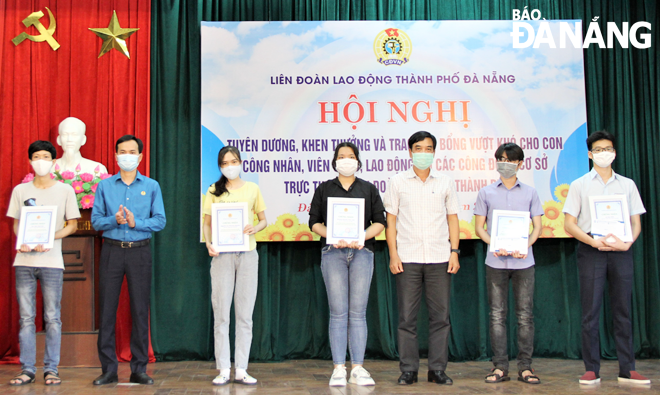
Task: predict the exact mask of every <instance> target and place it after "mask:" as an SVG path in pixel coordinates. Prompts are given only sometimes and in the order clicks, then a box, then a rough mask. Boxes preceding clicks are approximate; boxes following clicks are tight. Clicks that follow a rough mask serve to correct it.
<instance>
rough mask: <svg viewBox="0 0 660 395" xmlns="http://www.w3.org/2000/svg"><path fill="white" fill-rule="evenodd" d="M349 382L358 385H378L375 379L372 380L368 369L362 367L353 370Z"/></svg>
mask: <svg viewBox="0 0 660 395" xmlns="http://www.w3.org/2000/svg"><path fill="white" fill-rule="evenodd" d="M348 382H349V383H351V384H357V385H366V386H368V385H376V382H375V381H374V379H372V378H371V375H370V374H369V372H367V369H365V368H363V367H362V366H356V367H354V368H353V369H352V370H351V377H349V379H348Z"/></svg>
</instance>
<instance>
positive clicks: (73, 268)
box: [62, 236, 96, 332]
mask: <svg viewBox="0 0 660 395" xmlns="http://www.w3.org/2000/svg"><path fill="white" fill-rule="evenodd" d="M94 239H95V237H94V236H82V237H78V236H71V237H67V238H65V239H64V240H62V256H63V257H64V285H63V287H62V331H63V332H88V331H93V330H95V329H96V328H95V325H94V312H95V310H96V309H95V303H94V299H95V297H94V289H95V287H94V257H95V256H94Z"/></svg>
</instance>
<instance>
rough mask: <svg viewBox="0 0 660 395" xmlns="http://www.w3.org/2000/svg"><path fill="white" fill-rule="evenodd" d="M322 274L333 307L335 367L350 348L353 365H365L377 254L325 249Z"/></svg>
mask: <svg viewBox="0 0 660 395" xmlns="http://www.w3.org/2000/svg"><path fill="white" fill-rule="evenodd" d="M321 272H322V273H323V281H324V282H325V288H326V291H327V292H328V304H329V305H330V325H329V332H330V349H331V350H332V360H333V362H334V364H335V365H342V364H344V363H345V362H346V346H347V345H348V347H349V350H350V353H351V361H352V363H353V364H362V363H363V362H364V350H365V349H366V348H367V301H368V300H369V287H370V286H371V277H372V275H373V272H374V254H373V252H371V251H369V250H368V249H366V248H363V249H361V250H356V249H352V248H335V247H333V246H325V247H324V248H323V250H322V252H321Z"/></svg>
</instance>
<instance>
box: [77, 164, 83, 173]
mask: <svg viewBox="0 0 660 395" xmlns="http://www.w3.org/2000/svg"><path fill="white" fill-rule="evenodd" d="M80 170H82V168H81V167H80V163H78V166H76V173H80Z"/></svg>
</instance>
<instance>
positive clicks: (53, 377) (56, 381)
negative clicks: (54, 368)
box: [44, 372, 62, 385]
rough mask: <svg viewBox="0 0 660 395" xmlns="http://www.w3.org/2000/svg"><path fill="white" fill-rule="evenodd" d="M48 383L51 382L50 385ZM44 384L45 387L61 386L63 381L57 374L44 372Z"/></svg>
mask: <svg viewBox="0 0 660 395" xmlns="http://www.w3.org/2000/svg"><path fill="white" fill-rule="evenodd" d="M48 376H50V377H48ZM48 381H50V383H49V382H48ZM44 384H45V385H60V384H62V379H61V378H60V376H59V375H58V374H57V372H44Z"/></svg>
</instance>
